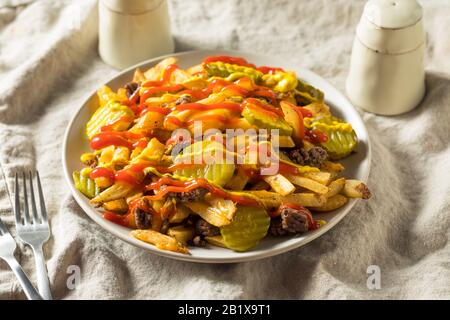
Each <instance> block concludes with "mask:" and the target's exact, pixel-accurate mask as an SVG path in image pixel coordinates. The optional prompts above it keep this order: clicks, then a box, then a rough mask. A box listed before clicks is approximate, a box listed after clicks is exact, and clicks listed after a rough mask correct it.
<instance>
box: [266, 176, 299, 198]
mask: <svg viewBox="0 0 450 320" xmlns="http://www.w3.org/2000/svg"><path fill="white" fill-rule="evenodd" d="M264 181H265V182H267V183H268V184H269V185H270V186H271V187H272V189H273V190H274V191H275V192H277V193H279V194H281V195H282V196H287V195H288V194H291V193H293V192H294V191H295V186H294V185H293V184H292V183H291V182H290V181H289V180H288V179H287V178H286V177H285V176H283V175H282V174H277V175H274V176H266V177H265V178H264Z"/></svg>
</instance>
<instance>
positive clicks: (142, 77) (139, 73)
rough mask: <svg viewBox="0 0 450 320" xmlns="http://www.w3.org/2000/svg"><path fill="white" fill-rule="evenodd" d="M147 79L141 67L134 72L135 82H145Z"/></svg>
mask: <svg viewBox="0 0 450 320" xmlns="http://www.w3.org/2000/svg"><path fill="white" fill-rule="evenodd" d="M143 81H145V75H144V72H142V70H141V69H139V68H137V69H136V71H135V72H134V76H133V82H139V83H140V82H143Z"/></svg>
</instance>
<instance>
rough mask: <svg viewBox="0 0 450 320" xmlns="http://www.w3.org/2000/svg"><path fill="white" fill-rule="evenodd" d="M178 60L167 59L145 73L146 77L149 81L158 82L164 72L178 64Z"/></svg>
mask: <svg viewBox="0 0 450 320" xmlns="http://www.w3.org/2000/svg"><path fill="white" fill-rule="evenodd" d="M176 63H177V59H175V58H173V57H170V58H167V59H164V60H163V61H161V62H160V63H158V64H157V65H156V66H154V67H153V68H150V69H148V70H147V71H145V73H144V76H145V78H146V79H147V80H149V81H158V80H160V77H161V74H162V72H163V71H164V70H165V69H166V68H167V67H168V66H170V65H171V64H176Z"/></svg>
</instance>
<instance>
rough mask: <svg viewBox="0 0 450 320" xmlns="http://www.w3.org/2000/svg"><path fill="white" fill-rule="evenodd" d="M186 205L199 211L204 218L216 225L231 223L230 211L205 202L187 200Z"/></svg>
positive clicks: (196, 211)
mask: <svg viewBox="0 0 450 320" xmlns="http://www.w3.org/2000/svg"><path fill="white" fill-rule="evenodd" d="M185 206H186V207H188V208H189V209H191V210H192V211H194V212H195V213H197V214H198V215H199V216H200V217H202V218H203V219H204V220H206V221H207V222H209V223H210V224H212V225H213V226H216V227H223V226H226V225H228V224H230V223H231V220H230V219H229V218H228V215H229V213H228V212H224V211H223V210H220V209H218V208H216V207H212V206H211V205H209V204H207V203H205V202H187V203H185Z"/></svg>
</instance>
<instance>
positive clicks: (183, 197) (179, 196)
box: [169, 188, 208, 202]
mask: <svg viewBox="0 0 450 320" xmlns="http://www.w3.org/2000/svg"><path fill="white" fill-rule="evenodd" d="M207 193H208V189H205V188H197V189H194V190H192V191H188V192H169V197H172V198H174V199H175V200H176V201H178V202H191V201H198V200H202V199H203V198H204V197H205V195H206V194H207Z"/></svg>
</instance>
